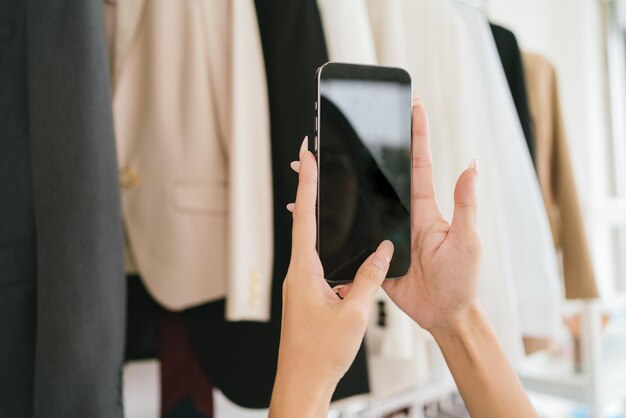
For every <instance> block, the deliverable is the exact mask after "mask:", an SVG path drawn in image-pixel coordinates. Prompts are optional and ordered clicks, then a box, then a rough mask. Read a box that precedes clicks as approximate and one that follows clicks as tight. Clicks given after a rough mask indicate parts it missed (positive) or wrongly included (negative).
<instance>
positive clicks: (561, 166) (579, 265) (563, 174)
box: [550, 68, 598, 299]
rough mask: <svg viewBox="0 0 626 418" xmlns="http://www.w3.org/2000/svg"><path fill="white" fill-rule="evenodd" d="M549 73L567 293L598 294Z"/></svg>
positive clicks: (555, 89) (576, 295) (554, 170)
mask: <svg viewBox="0 0 626 418" xmlns="http://www.w3.org/2000/svg"><path fill="white" fill-rule="evenodd" d="M550 76H551V84H552V89H551V100H552V109H553V114H552V118H553V123H554V125H553V126H554V136H553V138H552V139H553V141H554V143H553V148H552V149H553V152H554V154H553V156H552V157H553V158H552V163H553V167H552V171H551V175H552V181H551V183H552V185H553V187H554V190H553V193H554V197H555V199H556V203H557V205H558V209H559V214H560V222H559V225H558V226H557V230H558V234H559V237H558V240H557V241H558V243H559V244H560V247H561V251H562V256H563V276H564V279H565V295H566V297H567V298H568V299H587V298H597V297H598V289H597V286H596V279H595V276H594V271H593V265H592V262H591V255H590V254H589V247H588V245H587V238H586V236H585V228H584V224H583V220H582V214H581V209H580V205H579V201H578V194H577V192H576V185H575V182H574V173H573V170H572V164H571V161H570V154H569V149H568V146H567V136H566V132H565V127H564V125H563V119H562V116H561V108H560V105H559V92H558V85H557V79H556V72H555V71H554V69H553V68H551V73H550Z"/></svg>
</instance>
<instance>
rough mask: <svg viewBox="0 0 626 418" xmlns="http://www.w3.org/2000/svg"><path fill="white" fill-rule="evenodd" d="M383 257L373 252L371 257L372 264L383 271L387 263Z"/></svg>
mask: <svg viewBox="0 0 626 418" xmlns="http://www.w3.org/2000/svg"><path fill="white" fill-rule="evenodd" d="M385 258H386V257H385ZM385 258H383V257H381V256H379V255H378V254H374V257H372V264H373V265H375V266H376V267H378V268H379V269H381V270H383V271H385V270H386V269H387V265H388V264H389V262H387V260H385Z"/></svg>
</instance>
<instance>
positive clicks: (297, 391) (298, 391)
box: [269, 370, 337, 418]
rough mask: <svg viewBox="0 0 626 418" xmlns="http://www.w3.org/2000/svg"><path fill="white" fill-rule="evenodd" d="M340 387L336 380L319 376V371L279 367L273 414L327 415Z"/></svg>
mask: <svg viewBox="0 0 626 418" xmlns="http://www.w3.org/2000/svg"><path fill="white" fill-rule="evenodd" d="M336 386H337V383H336V382H332V381H330V380H328V379H323V378H319V377H317V376H316V375H315V373H296V372H294V371H293V370H288V371H284V372H283V371H281V370H279V371H278V373H277V375H276V382H275V383H274V389H273V391H272V402H271V405H270V415H269V416H270V418H282V417H293V416H298V417H319V416H326V415H327V414H328V408H329V405H330V401H331V399H332V395H333V393H334V391H335V387H336Z"/></svg>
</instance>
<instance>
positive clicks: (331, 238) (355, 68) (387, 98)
mask: <svg viewBox="0 0 626 418" xmlns="http://www.w3.org/2000/svg"><path fill="white" fill-rule="evenodd" d="M316 98H317V101H316V103H315V130H316V132H315V139H314V141H313V148H314V150H313V151H314V152H315V153H316V156H317V167H318V178H319V186H318V187H319V190H318V201H317V250H318V253H319V255H320V259H321V261H322V266H323V267H324V273H325V276H326V280H327V281H328V282H329V283H331V284H339V283H346V282H350V281H352V280H353V279H354V276H355V275H356V272H357V270H358V269H359V267H360V266H361V264H362V263H363V261H365V259H366V258H367V257H368V256H369V255H370V254H372V253H373V252H374V251H375V250H376V247H377V246H378V244H380V243H381V242H382V241H383V240H385V239H388V240H391V241H392V242H393V244H394V247H395V251H394V256H393V259H392V261H391V264H390V266H389V272H388V273H387V278H389V279H393V278H400V277H402V276H403V275H405V274H406V273H407V271H408V270H409V267H410V265H411V110H412V87H411V77H410V76H409V74H408V73H407V72H406V71H405V70H403V69H401V68H392V67H381V66H367V65H355V64H344V63H336V62H330V63H327V64H324V65H323V66H321V67H320V68H319V69H318V70H317V73H316Z"/></svg>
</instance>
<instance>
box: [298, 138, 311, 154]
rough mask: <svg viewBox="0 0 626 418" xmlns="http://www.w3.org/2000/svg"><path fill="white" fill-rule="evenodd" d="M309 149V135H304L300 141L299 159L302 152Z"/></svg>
mask: <svg viewBox="0 0 626 418" xmlns="http://www.w3.org/2000/svg"><path fill="white" fill-rule="evenodd" d="M308 149H309V136H308V135H307V136H305V137H304V140H303V141H302V145H300V154H299V155H300V159H302V156H303V155H304V153H305V152H306V151H307V150H308Z"/></svg>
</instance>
